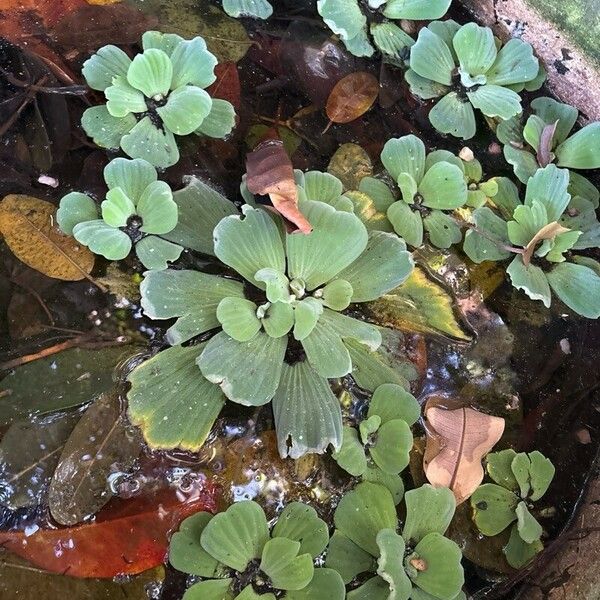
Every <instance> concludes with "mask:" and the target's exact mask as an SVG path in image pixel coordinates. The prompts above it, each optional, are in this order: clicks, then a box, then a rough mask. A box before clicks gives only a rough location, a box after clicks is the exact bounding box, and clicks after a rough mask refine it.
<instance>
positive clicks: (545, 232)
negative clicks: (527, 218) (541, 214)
mask: <svg viewBox="0 0 600 600" xmlns="http://www.w3.org/2000/svg"><path fill="white" fill-rule="evenodd" d="M567 231H570V230H569V229H568V228H567V227H563V226H562V225H561V224H560V223H559V222H558V221H552V223H548V225H544V227H542V228H541V229H540V230H539V231H538V232H537V233H536V234H535V235H534V236H533V238H532V239H531V241H530V242H529V244H527V247H526V248H525V252H523V263H524V264H525V266H527V265H528V264H529V263H530V262H531V257H532V256H533V253H534V252H535V247H536V246H537V245H538V243H539V242H541V241H542V240H551V239H553V238H555V237H556V236H557V235H560V234H561V233H565V232H567Z"/></svg>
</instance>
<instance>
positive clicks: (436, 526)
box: [402, 483, 456, 543]
mask: <svg viewBox="0 0 600 600" xmlns="http://www.w3.org/2000/svg"><path fill="white" fill-rule="evenodd" d="M404 501H405V503H406V520H405V522H404V529H403V530H402V536H403V537H404V539H405V540H406V541H407V542H408V541H412V542H413V543H417V542H420V541H421V540H422V539H423V538H424V537H425V536H426V535H428V534H430V533H434V532H435V533H438V534H443V533H444V532H445V531H446V529H448V525H450V521H451V520H452V517H453V516H454V510H455V508H456V499H455V498H454V494H453V493H452V492H451V491H450V490H449V489H448V488H443V487H442V488H434V487H433V486H431V485H429V484H428V483H426V484H424V485H422V486H421V487H418V488H416V489H414V490H409V491H408V492H406V494H404Z"/></svg>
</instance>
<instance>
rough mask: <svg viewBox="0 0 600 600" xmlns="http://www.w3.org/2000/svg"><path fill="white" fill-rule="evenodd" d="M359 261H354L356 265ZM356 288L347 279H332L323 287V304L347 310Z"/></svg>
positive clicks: (334, 308)
mask: <svg viewBox="0 0 600 600" xmlns="http://www.w3.org/2000/svg"><path fill="white" fill-rule="evenodd" d="M357 262H358V261H354V263H352V265H351V266H354V265H355V264H356V263H357ZM353 293H354V290H353V288H352V286H351V285H350V283H348V281H346V280H345V279H335V280H334V281H330V282H329V283H328V284H327V285H326V286H325V287H324V288H323V289H322V295H321V297H322V299H323V305H324V306H327V307H328V308H331V309H333V310H345V309H346V308H348V306H349V304H350V301H351V300H352V294H353Z"/></svg>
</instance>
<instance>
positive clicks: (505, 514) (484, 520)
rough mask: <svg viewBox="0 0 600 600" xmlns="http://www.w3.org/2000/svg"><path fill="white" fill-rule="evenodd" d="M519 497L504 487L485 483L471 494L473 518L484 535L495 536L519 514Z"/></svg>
mask: <svg viewBox="0 0 600 600" xmlns="http://www.w3.org/2000/svg"><path fill="white" fill-rule="evenodd" d="M518 502H519V499H518V497H517V496H516V495H515V494H514V493H513V492H511V491H510V490H507V489H506V488H504V487H501V486H499V485H496V484H494V483H484V484H483V485H481V486H479V487H478V488H477V489H476V490H475V491H474V492H473V495H472V496H471V506H472V507H473V520H474V521H475V524H476V525H477V528H478V529H479V531H481V533H483V535H488V536H493V535H498V534H499V533H500V532H501V531H504V530H505V529H506V528H507V527H508V526H509V525H510V524H511V523H512V522H513V521H516V519H517V515H516V514H515V509H516V508H517V504H518Z"/></svg>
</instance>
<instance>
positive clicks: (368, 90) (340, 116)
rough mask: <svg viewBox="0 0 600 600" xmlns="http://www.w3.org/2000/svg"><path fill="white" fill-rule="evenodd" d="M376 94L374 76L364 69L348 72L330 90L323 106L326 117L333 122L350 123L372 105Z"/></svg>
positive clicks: (377, 87)
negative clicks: (325, 104) (348, 73)
mask: <svg viewBox="0 0 600 600" xmlns="http://www.w3.org/2000/svg"><path fill="white" fill-rule="evenodd" d="M378 94H379V81H378V80H377V78H376V77H374V76H373V75H371V74H370V73H365V72H364V71H359V72H357V73H350V75H346V77H344V78H342V79H340V80H339V81H338V82H337V83H336V84H335V87H334V88H333V90H331V94H329V98H328V99H327V106H326V107H325V110H326V112H327V117H328V118H329V120H330V121H332V122H333V123H350V121H354V120H355V119H358V117H360V116H361V115H364V114H365V113H366V112H367V111H368V110H369V109H370V108H371V106H373V103H374V102H375V100H377V96H378Z"/></svg>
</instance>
